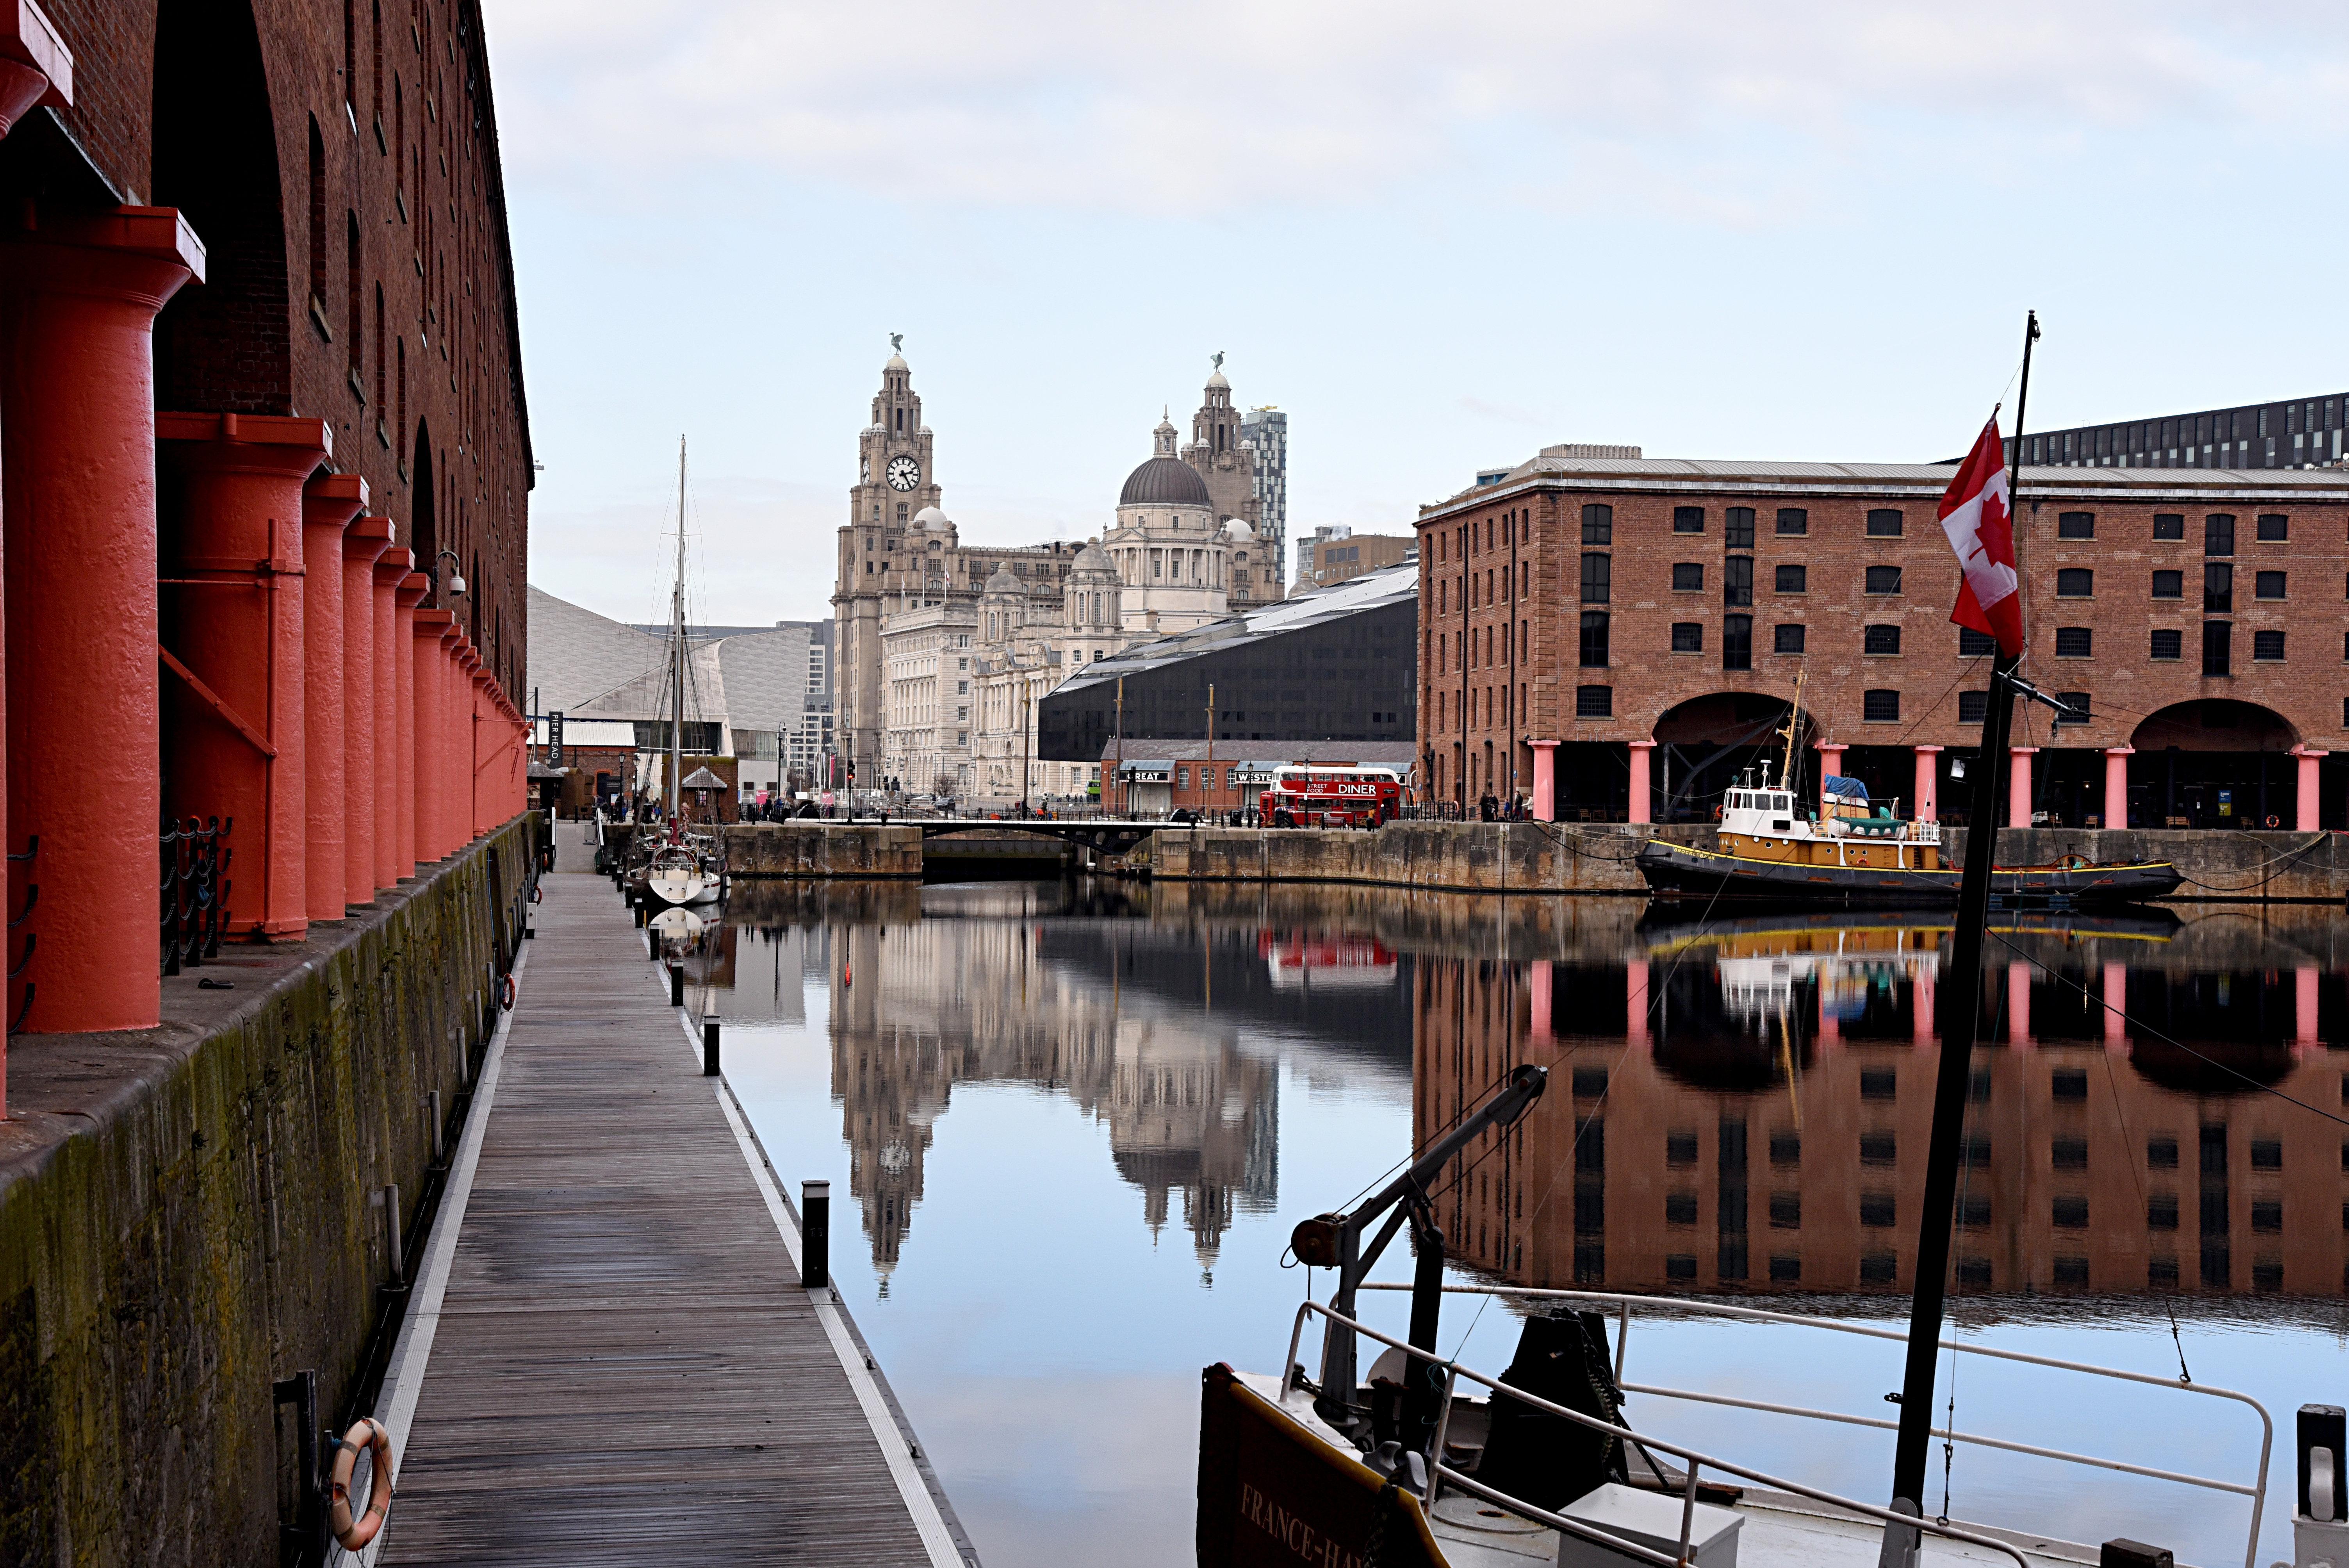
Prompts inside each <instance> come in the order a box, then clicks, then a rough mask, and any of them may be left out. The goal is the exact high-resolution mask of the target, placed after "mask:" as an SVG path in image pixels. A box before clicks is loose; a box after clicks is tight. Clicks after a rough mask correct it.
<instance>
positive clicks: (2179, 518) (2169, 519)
mask: <svg viewBox="0 0 2349 1568" xmlns="http://www.w3.org/2000/svg"><path fill="white" fill-rule="evenodd" d="M2153 536H2154V538H2156V539H2184V538H2185V537H2186V514H2185V513H2184V512H2182V511H2158V512H2155V513H2154V514H2153Z"/></svg>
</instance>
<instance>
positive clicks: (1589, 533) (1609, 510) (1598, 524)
mask: <svg viewBox="0 0 2349 1568" xmlns="http://www.w3.org/2000/svg"><path fill="white" fill-rule="evenodd" d="M1582 542H1583V543H1585V544H1612V543H1614V542H1615V509H1614V508H1613V507H1611V506H1603V505H1600V504H1599V503H1598V502H1596V501H1594V502H1592V503H1591V504H1590V505H1588V506H1586V507H1584V508H1583V509H1582Z"/></svg>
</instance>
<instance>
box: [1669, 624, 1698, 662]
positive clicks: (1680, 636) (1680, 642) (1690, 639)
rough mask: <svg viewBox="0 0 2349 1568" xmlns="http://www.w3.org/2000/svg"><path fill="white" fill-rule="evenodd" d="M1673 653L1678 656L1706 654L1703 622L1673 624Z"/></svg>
mask: <svg viewBox="0 0 2349 1568" xmlns="http://www.w3.org/2000/svg"><path fill="white" fill-rule="evenodd" d="M1672 652H1674V653H1676V654H1701V653H1702V652H1704V623H1703V622H1702V621H1675V622H1673V623H1672Z"/></svg>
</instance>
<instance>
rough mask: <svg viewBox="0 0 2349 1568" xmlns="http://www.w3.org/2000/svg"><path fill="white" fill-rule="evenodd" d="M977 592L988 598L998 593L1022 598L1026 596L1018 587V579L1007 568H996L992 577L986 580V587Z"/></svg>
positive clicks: (1024, 591) (1023, 590)
mask: <svg viewBox="0 0 2349 1568" xmlns="http://www.w3.org/2000/svg"><path fill="white" fill-rule="evenodd" d="M979 592H980V593H984V594H986V595H988V597H989V598H992V597H994V596H995V595H996V594H998V593H1009V594H1012V595H1014V596H1018V597H1024V596H1025V594H1026V590H1025V589H1023V588H1021V587H1020V586H1019V578H1017V577H1015V576H1013V575H1012V574H1011V568H1010V567H1009V566H998V567H997V568H996V569H995V573H994V575H993V576H991V577H989V578H988V580H987V585H986V586H985V587H984V588H982V589H980V590H979Z"/></svg>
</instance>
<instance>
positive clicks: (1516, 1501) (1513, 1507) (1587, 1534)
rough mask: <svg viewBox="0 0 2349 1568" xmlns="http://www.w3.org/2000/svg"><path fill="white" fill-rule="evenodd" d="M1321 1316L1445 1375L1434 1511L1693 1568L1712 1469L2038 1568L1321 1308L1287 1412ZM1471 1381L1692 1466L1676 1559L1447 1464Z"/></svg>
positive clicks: (1290, 1380)
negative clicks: (1466, 1505)
mask: <svg viewBox="0 0 2349 1568" xmlns="http://www.w3.org/2000/svg"><path fill="white" fill-rule="evenodd" d="M1316 1314H1319V1315H1320V1316H1322V1317H1326V1318H1328V1319H1329V1320H1330V1322H1331V1323H1333V1324H1336V1325H1339V1326H1341V1327H1345V1328H1350V1329H1352V1330H1353V1331H1354V1332H1355V1333H1356V1334H1359V1335H1361V1336H1363V1337H1364V1338H1366V1339H1371V1340H1375V1341H1377V1342H1378V1343H1379V1344H1381V1345H1385V1346H1392V1348H1394V1349H1396V1350H1400V1351H1402V1352H1404V1353H1405V1354H1406V1355H1410V1356H1413V1357H1418V1358H1419V1359H1421V1360H1423V1361H1425V1362H1427V1363H1429V1364H1430V1365H1432V1366H1433V1367H1435V1368H1436V1369H1437V1370H1439V1371H1441V1372H1442V1373H1443V1374H1444V1402H1443V1404H1442V1406H1441V1407H1440V1408H1439V1409H1438V1411H1437V1414H1436V1418H1435V1442H1434V1457H1433V1462H1432V1463H1431V1464H1430V1465H1429V1467H1428V1483H1427V1494H1428V1495H1427V1506H1428V1507H1429V1508H1431V1509H1433V1507H1434V1506H1435V1501H1436V1499H1437V1497H1438V1496H1439V1495H1440V1494H1441V1492H1442V1490H1443V1488H1444V1486H1446V1485H1451V1486H1454V1487H1457V1488H1459V1489H1460V1490H1461V1491H1465V1492H1467V1493H1469V1494H1470V1495H1471V1496H1475V1497H1481V1498H1483V1499H1485V1501H1488V1502H1496V1503H1499V1504H1500V1505H1501V1506H1502V1507H1504V1508H1506V1509H1508V1510H1509V1511H1512V1512H1514V1513H1517V1514H1520V1515H1522V1516H1524V1517H1525V1518H1527V1519H1532V1520H1537V1521H1539V1522H1542V1523H1544V1524H1547V1525H1548V1526H1549V1527H1550V1528H1551V1529H1553V1530H1557V1531H1562V1532H1565V1533H1567V1534H1568V1535H1572V1536H1576V1537H1578V1539H1581V1540H1584V1541H1588V1542H1593V1543H1595V1544H1597V1545H1599V1546H1604V1547H1606V1548H1607V1549H1608V1550H1609V1551H1610V1552H1619V1553H1623V1554H1624V1555H1626V1556H1628V1557H1631V1558H1634V1559H1636V1560H1637V1561H1639V1562H1641V1563H1658V1564H1660V1565H1661V1568H1686V1564H1687V1563H1689V1562H1690V1561H1691V1560H1692V1559H1691V1555H1690V1552H1691V1542H1690V1537H1691V1536H1692V1534H1693V1532H1694V1530H1695V1524H1696V1501H1697V1486H1698V1476H1699V1474H1700V1473H1701V1472H1702V1471H1703V1470H1707V1469H1711V1470H1718V1471H1719V1472H1721V1473H1722V1474H1723V1475H1733V1476H1736V1477H1737V1478H1739V1479H1740V1480H1748V1481H1752V1482H1753V1483H1754V1485H1756V1486H1765V1487H1770V1488H1773V1489H1775V1490H1776V1491H1785V1492H1791V1493H1793V1494H1794V1495H1795V1496H1796V1497H1805V1498H1808V1499H1810V1500H1811V1501H1813V1502H1822V1503H1826V1505H1827V1506H1829V1507H1831V1508H1839V1509H1844V1510H1847V1511H1850V1512H1852V1513H1857V1514H1860V1515H1862V1516H1864V1517H1866V1518H1869V1519H1874V1520H1878V1521H1879V1522H1883V1523H1885V1524H1888V1525H1892V1524H1898V1525H1905V1526H1907V1527H1909V1529H1912V1530H1917V1531H1921V1532H1924V1533H1926V1534H1929V1535H1939V1536H1943V1537H1946V1538H1947V1539H1949V1540H1951V1541H1962V1542H1966V1543H1968V1544H1969V1545H1972V1546H1981V1547H1984V1548H1987V1549H1988V1550H1990V1551H1992V1552H1999V1553H2004V1554H2006V1555H2007V1556H2009V1557H2012V1558H2013V1559H2014V1561H2015V1563H2016V1564H2017V1568H2032V1565H2031V1560H2030V1559H2029V1558H2027V1557H2025V1556H2024V1555H2023V1553H2022V1552H2021V1551H2020V1550H2018V1549H2017V1548H2016V1547H2014V1546H2013V1545H2012V1544H2011V1543H2009V1542H2004V1541H2001V1540H1999V1539H1998V1538H1997V1537H1995V1536H1991V1535H1983V1534H1980V1533H1978V1532H1975V1531H1972V1530H1969V1529H1966V1528H1965V1527H1964V1526H1962V1525H1956V1524H1950V1523H1947V1522H1942V1521H1940V1520H1934V1519H1926V1518H1922V1517H1920V1516H1918V1515H1915V1514H1907V1513H1895V1512H1894V1511H1892V1510H1890V1509H1889V1508H1878V1507H1877V1506H1876V1505H1875V1504H1874V1503H1868V1502H1862V1501H1859V1500H1858V1499H1857V1498H1851V1497H1844V1496H1841V1495H1839V1494H1837V1493H1836V1492H1832V1491H1822V1490H1820V1489H1819V1488H1817V1487H1815V1486H1807V1485H1806V1484H1804V1483H1803V1482H1801V1481H1796V1480H1786V1479H1785V1478H1784V1477H1782V1476H1774V1475H1771V1474H1768V1473H1767V1472H1765V1471H1763V1470H1752V1469H1749V1468H1748V1467H1746V1466H1744V1465H1740V1464H1735V1463H1733V1462H1732V1461H1730V1460H1724V1459H1722V1458H1719V1457H1718V1456H1716V1455H1713V1454H1708V1453H1704V1452H1702V1451H1700V1450H1699V1449H1692V1448H1688V1447H1685V1446H1683V1445H1682V1444H1679V1443H1673V1442H1667V1441H1664V1440H1662V1439H1656V1438H1651V1437H1648V1436H1646V1435H1644V1434H1642V1433H1640V1432H1636V1431H1633V1430H1632V1429H1630V1428H1629V1427H1619V1426H1616V1425H1615V1424H1614V1423H1612V1422H1610V1421H1602V1420H1600V1419H1599V1418H1598V1417H1596V1416H1590V1415H1585V1414H1584V1413H1583V1412H1582V1411H1580V1410H1574V1409H1568V1408H1567V1407H1566V1406H1564V1405H1557V1404H1552V1403H1551V1402H1550V1401H1549V1400H1547V1399H1545V1398H1541V1397H1540V1396H1538V1395H1536V1394H1530V1393H1527V1392H1526V1390H1525V1389H1523V1388H1515V1387H1510V1386H1509V1385H1507V1384H1506V1383H1503V1382H1502V1381H1500V1380H1499V1379H1498V1378H1496V1377H1486V1376H1485V1374H1483V1373H1482V1372H1478V1371H1476V1370H1475V1369H1474V1368H1473V1367H1463V1366H1462V1365H1460V1363H1458V1362H1457V1361H1450V1360H1446V1359H1444V1357H1439V1356H1432V1355H1430V1354H1428V1353H1427V1352H1426V1351H1423V1350H1420V1349H1417V1348H1415V1347H1413V1346H1412V1345H1410V1344H1409V1343H1407V1342H1406V1341H1403V1340H1401V1339H1396V1338H1393V1337H1392V1336H1389V1335H1384V1334H1381V1333H1380V1332H1379V1331H1378V1330H1377V1329H1375V1328H1372V1327H1370V1326H1368V1325H1366V1324H1361V1323H1357V1322H1355V1321H1354V1320H1353V1319H1351V1318H1349V1317H1345V1316H1341V1315H1340V1314H1338V1313H1337V1312H1335V1311H1333V1310H1332V1309H1330V1307H1327V1306H1325V1305H1322V1304H1321V1303H1319V1302H1318V1301H1308V1302H1304V1303H1301V1304H1300V1305H1299V1307H1298V1309H1297V1321H1296V1324H1295V1326H1293V1327H1292V1328H1291V1329H1290V1331H1289V1336H1288V1360H1287V1362H1286V1363H1284V1365H1285V1366H1286V1367H1288V1371H1287V1372H1285V1373H1284V1374H1283V1375H1282V1377H1281V1382H1280V1398H1281V1403H1282V1404H1284V1405H1286V1404H1287V1403H1288V1397H1289V1395H1290V1393H1291V1392H1292V1391H1293V1389H1294V1387H1295V1384H1296V1380H1297V1376H1298V1361H1297V1347H1298V1344H1299V1340H1300V1339H1301V1338H1302V1337H1303V1336H1304V1333H1305V1323H1306V1320H1307V1319H1308V1318H1309V1317H1310V1316H1313V1315H1316ZM1462 1378H1466V1379H1467V1380H1468V1381H1470V1382H1472V1383H1477V1384H1481V1385H1483V1386H1484V1387H1486V1388H1488V1389H1490V1390H1491V1391H1492V1392H1494V1393H1495V1394H1497V1395H1501V1396H1504V1397H1506V1398H1511V1399H1515V1400H1516V1401H1518V1402H1519V1403H1520V1404H1525V1405H1530V1406H1532V1407H1533V1408H1535V1409H1537V1410H1544V1411H1547V1412H1548V1413H1549V1414H1551V1415H1553V1416H1563V1417H1565V1418H1567V1419H1568V1420H1569V1421H1572V1422H1574V1423H1576V1424H1577V1425H1578V1426H1582V1427H1588V1429H1590V1430H1592V1431H1594V1432H1603V1433H1605V1434H1606V1435H1607V1436H1609V1437H1611V1438H1617V1439H1622V1440H1623V1441H1626V1442H1635V1443H1638V1444H1639V1445H1640V1447H1641V1448H1643V1449H1647V1450H1649V1451H1650V1452H1651V1453H1660V1454H1670V1455H1671V1457H1672V1458H1674V1459H1677V1460H1682V1461H1683V1462H1684V1463H1685V1464H1686V1465H1687V1466H1688V1470H1687V1473H1686V1474H1685V1475H1683V1476H1682V1478H1681V1538H1680V1551H1679V1552H1678V1553H1676V1554H1674V1555H1669V1556H1668V1555H1666V1554H1665V1553H1661V1552H1659V1551H1657V1550H1655V1549H1654V1548H1653V1547H1651V1546H1645V1545H1642V1544H1641V1543H1640V1542H1636V1541H1632V1540H1629V1539H1627V1538H1625V1537H1623V1536H1620V1535H1617V1534H1615V1533H1614V1532H1611V1531H1609V1530H1606V1529H1603V1528H1601V1527H1600V1526H1599V1525H1595V1524H1591V1523H1588V1522H1585V1521H1582V1520H1578V1519H1570V1518H1568V1517H1567V1516H1566V1515H1565V1514H1562V1513H1556V1512H1553V1511H1550V1510H1548V1509H1546V1508H1541V1507H1538V1506H1537V1505H1536V1504H1534V1503H1530V1502H1527V1501H1525V1500H1524V1499H1522V1498H1517V1497H1512V1496H1510V1495H1509V1494H1508V1493H1507V1492H1505V1491H1497V1490H1495V1488H1492V1487H1489V1486H1486V1485H1485V1484H1484V1483H1482V1482H1481V1481H1479V1480H1476V1479H1475V1477H1474V1476H1471V1475H1469V1474H1467V1473H1465V1472H1464V1471H1462V1470H1455V1469H1454V1468H1453V1467H1452V1466H1450V1465H1448V1464H1446V1463H1444V1438H1445V1436H1446V1435H1447V1434H1448V1433H1449V1431H1450V1430H1451V1426H1452V1405H1453V1401H1454V1398H1456V1397H1457V1395H1458V1393H1459V1388H1460V1380H1461V1379H1462Z"/></svg>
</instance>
